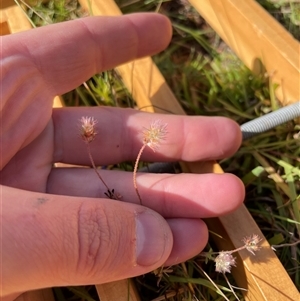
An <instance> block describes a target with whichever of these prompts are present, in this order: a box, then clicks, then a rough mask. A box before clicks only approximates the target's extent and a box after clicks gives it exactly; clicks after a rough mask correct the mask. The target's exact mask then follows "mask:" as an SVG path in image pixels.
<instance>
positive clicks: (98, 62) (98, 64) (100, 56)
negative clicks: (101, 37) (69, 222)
mask: <svg viewBox="0 0 300 301" xmlns="http://www.w3.org/2000/svg"><path fill="white" fill-rule="evenodd" d="M77 22H78V23H80V24H81V26H82V29H83V30H84V31H85V33H86V34H87V36H88V37H89V39H90V41H91V42H92V44H94V45H95V46H94V47H91V49H93V50H94V52H93V61H94V62H95V64H92V68H93V69H92V72H91V74H96V73H97V72H98V71H99V70H102V66H103V61H104V59H105V58H104V53H103V50H102V48H101V47H99V46H98V43H97V42H96V36H95V33H94V32H92V31H91V29H90V27H89V26H87V25H86V23H85V22H84V21H83V19H78V20H77ZM97 52H99V53H97Z"/></svg>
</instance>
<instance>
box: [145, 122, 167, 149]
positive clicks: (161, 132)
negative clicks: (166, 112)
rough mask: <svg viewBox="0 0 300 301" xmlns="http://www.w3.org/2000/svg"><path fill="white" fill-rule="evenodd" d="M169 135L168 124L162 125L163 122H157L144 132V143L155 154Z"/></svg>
mask: <svg viewBox="0 0 300 301" xmlns="http://www.w3.org/2000/svg"><path fill="white" fill-rule="evenodd" d="M167 133H168V132H167V124H166V123H162V122H161V120H155V121H153V122H152V123H151V124H150V127H149V128H145V130H144V131H143V143H144V144H145V145H147V146H149V147H150V148H151V149H152V150H153V151H154V152H155V151H156V150H157V149H158V147H159V144H160V143H161V141H162V140H164V139H165V137H166V135H167Z"/></svg>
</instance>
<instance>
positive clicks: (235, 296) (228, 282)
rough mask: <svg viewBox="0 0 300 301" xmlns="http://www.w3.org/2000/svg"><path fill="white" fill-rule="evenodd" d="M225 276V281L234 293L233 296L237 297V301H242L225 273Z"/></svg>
mask: <svg viewBox="0 0 300 301" xmlns="http://www.w3.org/2000/svg"><path fill="white" fill-rule="evenodd" d="M223 276H224V278H225V280H226V282H227V284H228V286H229V288H230V290H231V292H232V293H233V295H234V296H235V298H236V300H238V301H240V298H239V297H238V296H237V294H236V293H235V291H234V289H233V287H232V285H231V284H230V282H229V280H228V278H227V276H226V274H225V273H223Z"/></svg>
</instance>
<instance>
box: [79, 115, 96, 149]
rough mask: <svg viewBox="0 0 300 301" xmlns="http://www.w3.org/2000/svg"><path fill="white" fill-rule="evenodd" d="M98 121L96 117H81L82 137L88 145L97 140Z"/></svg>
mask: <svg viewBox="0 0 300 301" xmlns="http://www.w3.org/2000/svg"><path fill="white" fill-rule="evenodd" d="M96 124H97V120H95V119H94V117H81V119H80V135H81V137H82V139H83V140H84V141H85V142H86V143H90V142H92V141H93V140H94V139H95V136H96V134H97V132H96V129H95V126H96Z"/></svg>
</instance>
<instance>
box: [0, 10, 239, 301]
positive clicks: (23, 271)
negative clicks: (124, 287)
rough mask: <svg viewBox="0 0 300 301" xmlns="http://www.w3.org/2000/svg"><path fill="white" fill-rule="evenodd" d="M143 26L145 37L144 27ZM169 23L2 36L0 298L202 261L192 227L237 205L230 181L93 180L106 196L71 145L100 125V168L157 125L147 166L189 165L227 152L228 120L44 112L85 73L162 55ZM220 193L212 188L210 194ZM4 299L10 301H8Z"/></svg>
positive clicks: (133, 151)
mask: <svg viewBox="0 0 300 301" xmlns="http://www.w3.org/2000/svg"><path fill="white" fill-rule="evenodd" d="M149 26H151V30H150V29H149ZM170 37H171V27H170V23H169V22H168V20H167V19H166V18H164V17H163V16H160V15H156V14H135V15H128V16H123V17H94V18H85V19H80V20H76V21H72V22H67V23H63V24H58V25H51V26H48V27H44V28H40V29H35V30H31V31H29V32H25V33H20V34H16V35H12V36H6V37H1V39H2V41H1V43H2V50H1V51H2V53H1V71H2V72H1V74H0V76H1V91H2V99H1V133H0V139H1V140H0V145H1V162H0V164H1V172H0V176H1V184H2V186H1V208H2V212H1V214H2V216H1V219H0V222H1V225H0V227H1V229H2V232H1V235H2V237H1V240H2V250H1V256H2V261H1V264H2V266H1V267H0V268H1V271H2V279H1V283H0V285H1V292H2V294H3V296H7V298H6V300H12V299H13V296H15V295H16V294H18V293H20V292H22V291H27V290H32V289H37V288H42V287H50V286H66V285H85V284H93V283H104V282H110V281H115V280H118V279H122V278H127V277H132V276H136V275H139V274H143V273H146V272H149V271H151V270H153V269H155V268H157V267H159V266H161V265H163V264H165V265H172V264H175V263H179V262H182V261H184V260H186V259H188V258H190V257H192V256H194V255H196V254H197V253H199V252H200V251H201V250H202V249H203V248H204V246H205V244H206V242H207V237H208V232H207V228H206V226H205V223H204V222H203V221H202V220H200V218H206V217H212V216H219V215H222V214H225V213H227V212H230V211H232V210H234V209H235V208H237V207H238V206H239V205H240V203H241V202H242V200H243V197H244V189H243V185H242V183H241V181H240V180H239V179H237V178H236V177H234V176H232V175H229V174H222V175H216V174H205V175H194V174H179V175H167V174H159V175H158V174H140V175H138V177H137V182H138V186H139V191H140V194H141V196H142V199H143V205H144V206H140V205H139V200H138V198H137V196H136V194H135V190H134V188H133V185H132V174H131V173H126V172H121V171H101V174H102V175H103V178H104V179H105V181H106V182H107V183H108V186H109V187H112V188H114V189H115V190H116V191H117V192H119V193H120V194H121V195H122V196H123V198H122V201H115V200H110V199H107V198H104V197H103V196H104V192H105V191H106V190H105V187H103V185H101V183H100V182H99V179H98V178H97V176H96V174H95V173H94V171H93V170H92V169H87V168H59V169H58V168H53V163H55V162H63V163H68V164H77V165H89V164H90V162H89V158H88V156H87V152H86V148H85V144H84V143H83V142H82V141H81V140H80V138H79V133H78V132H77V129H78V121H79V119H80V118H81V117H82V116H93V117H94V118H95V119H97V120H98V125H97V129H98V135H97V136H96V139H95V141H93V143H92V144H91V149H92V153H93V158H94V160H95V162H96V164H97V165H108V164H112V163H118V162H122V161H126V160H134V159H135V158H136V155H137V153H138V150H139V148H140V147H141V140H140V139H139V133H140V131H141V129H143V127H147V126H149V124H150V122H151V121H153V120H154V119H157V118H159V119H162V120H163V122H165V123H167V124H168V136H167V139H166V140H165V141H164V143H163V144H162V145H161V147H160V149H159V150H158V151H157V152H156V153H153V152H152V151H151V150H145V152H144V154H143V159H144V160H149V161H163V160H165V161H170V160H172V161H175V160H185V161H196V160H207V159H220V158H224V157H227V156H230V155H231V154H233V153H234V152H235V151H236V150H237V149H238V147H239V145H240V142H241V133H240V130H239V127H238V125H237V124H235V123H234V122H233V121H231V120H228V119H225V118H219V117H213V118H207V117H183V116H171V115H163V116H162V115H156V114H147V113H143V112H138V111H134V110H131V109H126V110H125V109H116V108H107V107H97V108H62V109H55V110H53V109H52V100H53V97H54V96H55V95H59V94H63V93H65V92H67V91H69V90H71V89H72V88H74V87H76V86H78V85H79V84H81V83H82V82H83V81H84V80H86V79H87V78H89V77H90V76H92V75H93V74H95V73H97V72H100V71H103V70H106V69H110V68H112V67H114V66H116V65H118V64H121V63H124V62H127V61H129V60H133V59H135V58H139V57H143V56H145V55H152V54H154V53H156V52H158V51H160V50H162V49H164V48H165V47H166V46H167V44H168V42H169V40H170ZM216 187H217V189H216ZM9 295H10V297H9Z"/></svg>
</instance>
